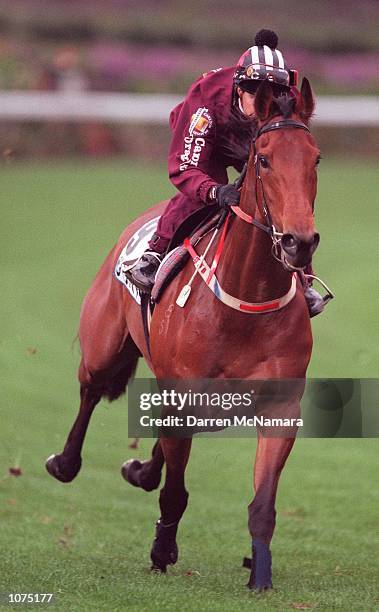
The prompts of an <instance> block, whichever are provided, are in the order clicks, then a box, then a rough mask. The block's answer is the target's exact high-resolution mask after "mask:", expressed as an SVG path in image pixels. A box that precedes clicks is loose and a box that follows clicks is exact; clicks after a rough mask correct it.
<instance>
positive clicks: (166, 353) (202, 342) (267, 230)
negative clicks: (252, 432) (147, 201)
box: [46, 78, 320, 591]
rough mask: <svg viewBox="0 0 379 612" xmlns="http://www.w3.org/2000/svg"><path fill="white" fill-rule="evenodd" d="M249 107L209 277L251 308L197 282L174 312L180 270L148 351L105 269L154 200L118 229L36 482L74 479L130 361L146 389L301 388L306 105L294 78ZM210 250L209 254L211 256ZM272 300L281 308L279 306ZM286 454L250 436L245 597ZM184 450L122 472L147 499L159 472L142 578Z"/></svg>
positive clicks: (310, 172)
mask: <svg viewBox="0 0 379 612" xmlns="http://www.w3.org/2000/svg"><path fill="white" fill-rule="evenodd" d="M254 105H255V116H256V121H257V130H256V133H255V137H254V138H253V143H252V147H251V152H250V156H249V161H248V164H247V172H246V177H245V180H244V182H243V185H242V189H241V198H240V204H239V206H235V207H233V211H234V213H235V214H232V215H231V217H232V219H231V222H230V224H229V228H228V232H227V234H226V236H225V241H224V248H223V251H222V256H221V259H220V262H219V266H218V269H217V278H218V283H219V285H220V286H222V287H223V290H224V292H226V293H227V294H229V295H231V296H235V297H236V298H238V300H239V301H240V302H241V304H242V303H245V304H255V305H258V308H257V309H255V310H254V308H251V311H250V312H249V311H248V310H249V309H247V310H245V311H242V309H236V308H235V307H230V305H227V304H225V303H222V302H221V301H220V300H219V299H217V297H216V296H215V295H214V294H213V293H212V291H210V288H209V286H207V284H206V283H205V282H204V281H203V279H202V278H201V277H200V275H199V274H198V275H197V277H196V278H195V280H194V283H193V285H192V287H193V294H192V296H191V300H190V302H189V304H188V305H186V307H185V308H181V307H179V306H178V305H177V304H176V300H177V298H178V295H179V293H180V290H181V288H182V287H183V285H185V284H186V283H188V279H189V278H190V277H191V275H192V274H193V271H194V268H193V264H192V261H191V260H189V261H188V262H187V263H186V265H185V267H184V268H183V270H182V271H181V272H180V273H179V275H178V276H177V277H176V278H175V279H174V280H173V281H172V282H171V284H170V285H169V286H168V288H167V289H166V290H165V292H164V294H163V296H162V299H161V300H160V301H159V303H158V304H157V305H156V307H155V310H154V313H153V316H152V320H151V329H150V334H151V335H150V351H149V350H148V346H147V341H146V338H145V334H144V329H143V323H142V318H141V312H140V307H139V306H138V304H137V303H136V302H135V301H134V300H133V299H132V297H131V296H130V295H129V293H128V292H127V291H125V289H124V288H123V287H122V285H121V284H120V283H119V282H117V280H116V279H115V278H114V276H113V270H114V268H115V264H116V262H117V259H118V256H119V254H120V252H121V250H122V248H123V246H124V245H125V244H126V242H127V240H129V238H130V237H131V236H132V235H133V234H134V232H135V231H136V230H137V229H138V228H139V227H141V225H142V224H143V223H145V222H146V221H148V220H149V219H152V218H154V217H156V216H157V215H159V214H161V213H162V211H163V210H164V207H165V205H166V202H162V203H160V204H157V205H156V206H154V207H152V208H151V209H150V210H148V211H147V212H146V213H145V214H144V215H142V217H140V218H139V219H137V220H136V221H134V222H133V223H132V224H131V225H130V226H128V227H127V228H126V229H125V231H124V232H123V233H122V235H121V236H120V238H119V240H118V242H117V244H116V245H115V246H114V248H113V249H112V250H111V252H110V253H109V255H108V257H107V258H106V260H105V262H104V263H103V265H102V267H101V269H100V270H99V272H98V274H97V276H96V278H95V280H94V283H93V285H92V286H91V288H90V289H89V291H88V293H87V295H86V297H85V300H84V303H83V306H82V311H81V317H80V327H79V339H80V345H81V351H82V359H81V363H80V367H79V374H78V377H79V382H80V399H81V401H80V410H79V413H78V416H77V418H76V420H75V422H74V424H73V426H72V429H71V431H70V433H69V436H68V439H67V442H66V444H65V447H64V450H63V452H62V453H61V454H59V455H52V456H51V457H50V458H49V459H48V460H47V462H46V467H47V470H48V472H49V473H50V474H51V475H52V476H54V477H55V478H56V479H58V480H60V481H62V482H70V481H71V480H73V479H74V478H75V476H76V475H77V474H78V472H79V470H80V467H81V449H82V445H83V442H84V437H85V433H86V430H87V426H88V424H89V421H90V417H91V414H92V412H93V410H94V408H95V406H96V404H97V403H98V402H99V400H100V399H101V398H102V397H105V398H108V399H109V400H110V401H112V400H115V399H117V398H118V397H119V396H120V395H121V394H122V393H124V392H125V389H126V386H127V383H128V381H129V380H130V379H131V378H132V376H133V375H134V372H135V369H136V365H137V362H138V359H139V357H140V356H143V357H144V358H145V360H146V362H147V363H148V365H149V366H150V368H151V370H152V371H153V373H154V375H155V377H156V378H157V379H196V378H210V379H218V378H219V379H233V378H238V379H263V380H264V379H304V378H305V375H306V370H307V366H308V363H309V360H310V357H311V351H312V333H311V326H310V319H309V314H308V309H307V305H306V302H305V298H304V294H303V290H302V287H301V283H300V282H299V280H298V279H297V281H296V280H295V285H294V284H293V280H294V270H299V269H303V268H304V267H305V266H306V265H309V264H310V262H311V260H312V254H313V252H314V251H315V249H316V247H317V245H318V242H319V235H318V234H317V232H316V230H315V221H314V200H315V197H316V189H317V173H316V166H317V163H318V161H319V157H320V156H319V150H318V148H317V146H316V143H315V141H314V139H313V137H312V135H311V134H310V131H309V121H310V118H311V116H312V113H313V111H314V98H313V94H312V90H311V87H310V84H309V82H308V80H307V79H305V78H304V79H303V81H302V85H301V90H300V92H298V94H297V97H291V96H289V95H285V96H281V97H280V98H274V97H273V91H272V88H271V86H270V84H269V82H268V81H265V82H263V83H262V84H261V85H260V86H259V88H258V90H257V92H256V95H255V102H254ZM207 242H209V237H208V238H207V237H206V238H205V239H204V240H203V241H202V242H201V243H200V245H198V247H197V248H198V252H199V253H200V254H201V253H203V252H204V250H205V248H206V246H207ZM215 248H216V245H212V248H211V249H210V255H211V256H212V255H214V253H215ZM295 279H296V275H295ZM291 292H292V293H291ZM283 296H284V297H286V296H287V298H288V299H287V300H284V302H283V299H282V301H281V298H283ZM289 296H290V298H291V299H289ZM259 305H261V307H259ZM281 305H282V306H284V307H283V308H282V307H281ZM258 311H259V312H258ZM300 399H301V393H298V394H295V395H294V397H293V398H292V400H291V401H292V402H293V407H294V412H295V413H298V410H299V402H300ZM293 444H294V436H291V437H265V436H264V435H262V434H261V433H260V432H259V431H258V441H257V450H256V458H255V466H254V479H253V487H254V498H253V501H252V502H251V504H250V505H249V507H248V515H249V516H248V526H249V531H250V534H251V538H252V550H253V560H252V566H251V575H250V580H249V583H248V586H249V587H250V588H251V589H253V590H256V591H262V590H265V589H268V588H270V587H271V586H272V580H271V553H270V548H269V547H270V542H271V539H272V536H273V532H274V527H275V515H276V511H275V499H276V492H277V487H278V481H279V477H280V474H281V471H282V469H283V467H284V464H285V462H286V459H287V457H288V455H289V453H290V451H291V449H292V446H293ZM190 450H191V438H180V439H178V438H172V437H160V438H159V439H158V441H157V442H156V444H155V446H154V449H153V453H152V457H151V459H150V460H148V461H144V462H140V461H138V460H130V461H129V462H127V463H126V464H124V468H123V470H124V476H125V477H126V479H127V480H128V481H129V482H130V483H131V484H134V485H135V486H139V487H141V488H143V489H145V490H146V491H151V490H152V489H155V488H157V487H158V486H159V483H160V480H161V472H162V468H163V465H164V464H166V476H165V483H164V486H163V488H162V489H161V492H160V498H159V504H160V519H159V520H158V522H157V528H156V537H155V540H154V543H153V547H152V550H151V559H152V562H153V568H154V569H159V570H160V571H161V572H165V571H166V566H167V565H168V564H174V563H175V562H176V560H177V558H178V548H177V544H176V533H177V528H178V524H179V521H180V519H181V518H182V515H183V513H184V511H185V509H186V506H187V500H188V493H187V491H186V489H185V481H184V474H185V469H186V465H187V462H188V458H189V454H190Z"/></svg>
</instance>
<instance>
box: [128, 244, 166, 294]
mask: <svg viewBox="0 0 379 612" xmlns="http://www.w3.org/2000/svg"><path fill="white" fill-rule="evenodd" d="M162 259H163V255H161V254H160V253H155V252H154V251H150V250H149V251H145V252H144V254H143V255H142V257H141V258H140V259H139V261H137V263H136V264H135V266H134V267H133V268H132V269H131V270H130V276H131V278H132V281H133V283H134V284H135V285H136V287H138V289H140V290H141V291H143V292H144V293H150V292H151V290H152V288H153V286H154V282H155V276H156V273H157V270H158V268H159V266H160V264H161V261H162Z"/></svg>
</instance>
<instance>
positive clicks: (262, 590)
mask: <svg viewBox="0 0 379 612" xmlns="http://www.w3.org/2000/svg"><path fill="white" fill-rule="evenodd" d="M246 586H247V587H248V588H249V589H250V591H251V592H252V593H256V595H261V594H262V593H267V591H270V590H271V589H272V584H271V585H269V586H265V587H256V586H254V585H253V586H250V583H247V585H246Z"/></svg>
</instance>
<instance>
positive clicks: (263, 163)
mask: <svg viewBox="0 0 379 612" xmlns="http://www.w3.org/2000/svg"><path fill="white" fill-rule="evenodd" d="M259 163H260V165H261V166H262V168H268V167H269V165H270V164H269V163H268V161H267V159H266V158H265V157H263V155H260V156H259Z"/></svg>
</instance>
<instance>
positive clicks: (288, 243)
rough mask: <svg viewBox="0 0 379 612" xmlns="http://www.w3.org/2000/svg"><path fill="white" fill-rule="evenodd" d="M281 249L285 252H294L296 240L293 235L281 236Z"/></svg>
mask: <svg viewBox="0 0 379 612" xmlns="http://www.w3.org/2000/svg"><path fill="white" fill-rule="evenodd" d="M281 242H282V247H283V249H284V250H285V251H287V252H292V253H293V252H296V250H297V240H296V238H295V236H293V234H283V236H282V241H281Z"/></svg>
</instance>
